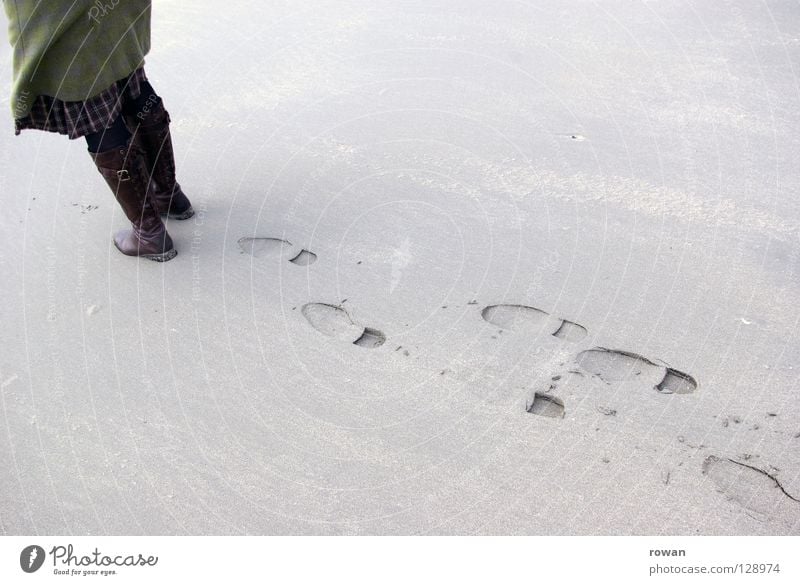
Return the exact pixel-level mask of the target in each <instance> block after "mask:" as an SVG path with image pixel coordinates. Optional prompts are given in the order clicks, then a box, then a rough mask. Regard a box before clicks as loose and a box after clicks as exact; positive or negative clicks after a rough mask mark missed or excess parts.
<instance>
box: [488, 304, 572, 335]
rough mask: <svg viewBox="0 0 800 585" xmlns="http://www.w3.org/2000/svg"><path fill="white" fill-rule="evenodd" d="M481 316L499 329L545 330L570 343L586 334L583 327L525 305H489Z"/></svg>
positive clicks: (520, 330)
mask: <svg viewBox="0 0 800 585" xmlns="http://www.w3.org/2000/svg"><path fill="white" fill-rule="evenodd" d="M481 317H483V319H484V321H487V322H488V323H491V324H492V325H496V326H497V327H500V328H501V329H509V330H511V331H519V332H524V331H528V332H539V331H545V332H547V333H549V334H550V335H552V336H553V337H557V338H558V339H561V340H563V341H568V342H571V343H574V342H576V341H580V340H581V339H583V338H584V337H586V335H587V332H586V328H585V327H583V326H581V325H578V324H577V323H574V322H572V321H567V320H566V319H562V318H560V317H555V316H553V315H551V314H550V313H548V312H546V311H543V310H541V309H537V308H536V307H529V306H527V305H490V306H488V307H485V308H484V309H483V311H481Z"/></svg>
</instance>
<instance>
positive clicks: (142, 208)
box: [85, 116, 177, 262]
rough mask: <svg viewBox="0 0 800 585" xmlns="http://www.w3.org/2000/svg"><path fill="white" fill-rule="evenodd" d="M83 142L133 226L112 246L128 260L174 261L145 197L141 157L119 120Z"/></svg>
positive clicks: (165, 235) (156, 215)
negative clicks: (134, 258)
mask: <svg viewBox="0 0 800 585" xmlns="http://www.w3.org/2000/svg"><path fill="white" fill-rule="evenodd" d="M85 138H86V144H87V145H88V147H89V154H90V155H91V157H92V160H93V161H94V163H95V165H96V166H97V170H98V171H100V174H101V175H102V176H103V178H104V179H105V181H106V183H107V184H108V186H109V187H110V188H111V191H112V192H113V193H114V197H115V198H116V199H117V201H118V202H119V205H120V207H121V208H122V210H123V211H124V212H125V216H126V217H127V218H128V220H129V221H130V222H131V225H132V226H133V229H132V230H124V231H121V232H119V233H117V234H115V236H114V245H116V247H117V248H118V249H119V251H120V252H122V253H123V254H126V255H128V256H143V257H145V258H149V259H151V260H157V261H159V262H164V261H167V260H170V259H172V258H174V257H175V255H176V254H177V251H176V250H175V248H174V246H173V244H172V239H171V238H170V237H169V234H168V233H167V230H166V228H165V227H164V224H163V223H162V221H161V217H160V215H159V213H158V211H157V210H156V208H155V205H154V202H153V201H152V196H151V195H149V194H148V193H147V183H148V180H147V174H146V170H145V158H144V153H143V152H142V150H141V147H140V146H139V145H138V144H137V143H136V142H135V141H134V140H132V135H131V133H130V132H129V131H128V128H127V127H126V126H125V121H124V119H123V117H122V116H117V119H116V120H114V122H113V123H112V124H111V125H110V126H108V127H107V128H105V129H103V130H101V131H100V132H96V133H94V134H88V135H86V137H85Z"/></svg>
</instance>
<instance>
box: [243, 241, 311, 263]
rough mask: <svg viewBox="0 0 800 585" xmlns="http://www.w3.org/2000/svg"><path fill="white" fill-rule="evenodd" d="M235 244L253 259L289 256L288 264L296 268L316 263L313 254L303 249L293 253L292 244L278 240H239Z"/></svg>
mask: <svg viewBox="0 0 800 585" xmlns="http://www.w3.org/2000/svg"><path fill="white" fill-rule="evenodd" d="M237 243H238V244H239V248H240V249H241V250H242V252H243V253H245V254H250V255H251V256H253V257H254V258H270V257H275V258H277V257H280V256H281V255H282V254H290V255H291V257H290V258H289V262H291V263H292V264H296V265H297V266H308V265H310V264H313V263H314V262H316V261H317V255H316V254H314V252H310V251H309V250H305V249H302V250H300V251H293V250H292V248H294V246H293V245H292V243H291V242H289V241H287V240H281V239H280V238H239V241H238V242H237ZM292 252H296V253H292Z"/></svg>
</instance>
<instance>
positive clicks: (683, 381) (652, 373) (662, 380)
mask: <svg viewBox="0 0 800 585" xmlns="http://www.w3.org/2000/svg"><path fill="white" fill-rule="evenodd" d="M575 361H576V362H577V364H578V365H579V366H580V367H581V368H582V369H584V370H585V371H587V372H588V373H590V374H593V375H595V376H597V377H598V378H600V379H601V380H603V381H605V382H629V381H632V380H637V379H642V380H644V379H652V378H653V377H656V378H657V379H658V380H659V381H658V382H657V383H656V384H655V386H654V388H655V389H656V390H657V391H658V392H661V393H662V394H691V393H692V392H694V391H695V390H697V381H696V380H695V379H694V378H693V377H692V376H690V375H689V374H686V373H684V372H680V371H678V370H675V369H673V368H670V367H668V366H662V365H659V364H656V363H654V362H652V361H651V360H649V359H647V358H646V357H643V356H640V355H638V354H635V353H631V352H629V351H620V350H613V349H606V348H604V347H596V348H594V349H589V350H586V351H582V352H581V353H579V354H578V357H577V359H576V360H575Z"/></svg>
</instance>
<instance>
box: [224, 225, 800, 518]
mask: <svg viewBox="0 0 800 585" xmlns="http://www.w3.org/2000/svg"><path fill="white" fill-rule="evenodd" d="M238 245H239V248H240V249H241V251H242V253H246V254H249V255H251V256H253V257H254V258H269V257H273V258H279V257H281V256H283V255H289V256H290V258H289V262H291V263H292V264H294V265H296V266H309V265H311V264H313V263H314V262H316V261H317V255H316V254H315V253H313V252H311V251H310V250H306V249H300V250H299V251H298V250H296V249H295V248H294V246H293V245H292V244H291V242H289V241H287V240H283V239H280V238H266V237H245V238H241V239H239V241H238ZM468 304H476V303H475V301H471V302H470V303H468ZM300 312H301V314H302V315H303V317H304V318H305V319H306V321H308V323H309V324H310V325H311V327H313V328H314V329H315V330H316V331H318V332H320V333H321V334H323V335H325V336H327V337H329V338H332V339H334V340H336V341H339V342H342V343H348V344H352V345H356V346H358V347H362V348H368V349H375V348H379V347H381V346H383V345H384V344H385V343H386V335H384V334H383V333H382V332H381V331H380V330H378V329H375V328H373V327H368V326H365V325H363V324H360V323H357V322H356V321H354V320H353V319H352V317H351V316H350V314H349V313H348V312H347V311H346V310H345V309H344V308H343V307H341V306H339V305H333V304H328V303H307V304H305V305H303V306H302V308H301V311H300ZM480 316H481V318H482V319H483V320H484V321H486V322H487V323H490V324H491V325H494V326H495V327H499V328H500V329H502V330H507V331H511V332H512V333H514V334H518V335H541V334H547V335H550V336H552V337H554V338H556V339H558V340H560V341H562V342H565V343H578V342H580V341H582V340H584V339H585V338H586V337H587V336H588V331H587V330H586V328H585V327H583V326H582V325H580V324H578V323H576V322H574V321H571V320H569V319H565V318H562V317H560V316H556V315H552V314H550V313H548V312H547V311H544V310H542V309H539V308H536V307H532V306H528V305H520V304H496V305H488V306H486V307H484V308H483V309H481V312H480ZM574 365H575V366H576V368H577V369H575V370H570V371H569V373H568V374H564V375H578V376H581V377H582V376H585V375H588V376H590V377H594V378H596V379H598V380H600V381H602V382H604V383H606V384H609V385H611V384H624V383H629V382H639V383H640V384H641V385H649V386H651V387H652V389H653V390H655V391H656V392H658V393H659V394H691V393H693V392H695V391H696V390H697V387H698V384H697V381H696V380H695V379H694V378H693V377H692V376H691V375H689V374H687V373H685V372H681V371H679V370H677V369H674V368H672V367H671V366H669V365H667V364H661V363H657V360H651V359H648V358H646V357H644V356H642V355H639V354H636V353H633V352H630V351H624V350H619V349H609V348H605V347H593V348H590V349H586V350H582V351H580V352H579V353H578V354H577V355H576V356H575V358H574ZM562 377H563V375H557V376H554V377H553V380H554V381H557V380H560V379H561V378H562ZM556 387H557V385H556V384H553V385H551V386H550V388H549V389H548V390H547V391H536V392H534V393H533V395H532V397H531V399H530V400H529V401H528V402H527V404H526V405H525V410H526V411H527V412H529V413H531V414H534V415H537V416H541V417H545V418H551V419H562V418H564V417H565V414H566V405H565V404H564V401H563V400H562V399H561V398H559V397H558V396H556V395H555V394H553V393H552V390H553V389H555V388H556ZM600 412H601V413H602V414H604V415H607V416H612V415H616V414H617V412H616V410H610V409H605V410H600ZM702 474H703V475H704V476H708V477H709V478H711V479H712V481H713V483H714V484H715V485H716V486H717V489H718V490H719V491H720V492H722V493H724V494H725V495H726V496H727V497H728V498H729V499H730V500H733V501H736V502H737V503H738V504H740V505H741V506H743V507H744V508H745V509H747V510H748V511H749V512H751V513H754V514H756V515H757V517H761V518H766V517H768V516H769V515H770V513H771V512H772V511H774V510H775V509H778V508H779V507H781V506H786V505H789V506H792V505H800V499H798V498H797V497H795V496H793V495H792V494H790V493H788V492H787V491H786V490H785V489H784V487H783V486H782V485H781V483H780V482H779V481H778V479H777V478H776V477H775V476H774V475H772V474H770V473H769V472H766V471H764V470H762V469H760V468H758V467H755V466H751V465H748V464H745V463H740V462H737V461H735V460H733V459H722V458H719V457H716V456H713V455H712V456H709V457H707V458H706V459H705V461H704V462H703V465H702ZM765 494H766V496H765Z"/></svg>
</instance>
